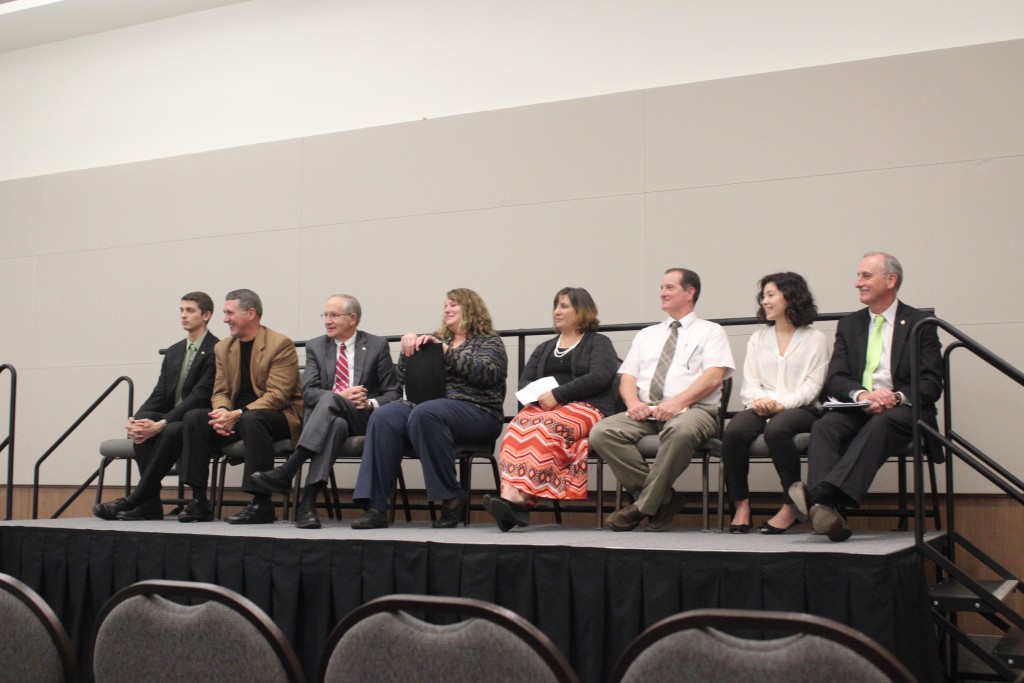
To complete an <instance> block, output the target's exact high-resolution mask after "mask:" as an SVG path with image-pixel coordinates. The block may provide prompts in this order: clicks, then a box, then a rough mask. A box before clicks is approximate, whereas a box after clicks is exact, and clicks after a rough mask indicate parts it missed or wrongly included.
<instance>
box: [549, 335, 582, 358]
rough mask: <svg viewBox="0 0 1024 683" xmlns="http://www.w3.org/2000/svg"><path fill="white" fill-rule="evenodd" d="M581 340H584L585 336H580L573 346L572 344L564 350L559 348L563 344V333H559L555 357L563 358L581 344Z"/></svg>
mask: <svg viewBox="0 0 1024 683" xmlns="http://www.w3.org/2000/svg"><path fill="white" fill-rule="evenodd" d="M581 341H583V337H580V338H579V339H577V340H576V343H575V344H573V345H572V346H570V347H569V348H567V349H565V350H562V349H560V348H558V347H559V346H561V344H562V335H558V344H555V358H562V357H563V356H565V355H566V354H568V353H569V352H570V351H572V350H573V349H575V348H576V347H577V346H579V344H580V342H581Z"/></svg>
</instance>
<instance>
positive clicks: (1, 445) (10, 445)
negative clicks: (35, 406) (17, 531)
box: [0, 363, 18, 520]
mask: <svg viewBox="0 0 1024 683" xmlns="http://www.w3.org/2000/svg"><path fill="white" fill-rule="evenodd" d="M5 370H7V371H10V373H11V398H10V417H9V422H8V431H7V436H5V437H4V440H3V441H0V451H2V450H4V449H5V448H6V449H7V514H6V516H5V517H4V519H8V520H9V519H10V518H11V515H12V513H13V512H14V507H13V505H14V408H15V406H16V405H17V403H18V371H17V370H15V369H14V366H13V365H11V364H9V363H4V364H2V365H0V375H2V374H3V373H4V371H5Z"/></svg>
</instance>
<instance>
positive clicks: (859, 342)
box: [825, 301, 944, 462]
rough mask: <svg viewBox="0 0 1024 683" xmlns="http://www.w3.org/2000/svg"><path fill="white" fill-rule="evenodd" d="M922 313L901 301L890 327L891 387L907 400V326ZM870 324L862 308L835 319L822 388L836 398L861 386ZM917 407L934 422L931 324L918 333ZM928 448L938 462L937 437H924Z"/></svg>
mask: <svg viewBox="0 0 1024 683" xmlns="http://www.w3.org/2000/svg"><path fill="white" fill-rule="evenodd" d="M927 317H929V316H927V315H926V314H925V313H922V312H921V311H919V310H917V309H916V308H914V307H912V306H907V305H906V304H904V303H903V302H902V301H901V302H900V303H899V305H897V307H896V319H895V320H894V328H893V331H892V349H891V351H890V356H889V369H890V371H891V373H892V383H893V391H899V392H901V393H902V394H903V395H904V396H906V397H907V400H908V401H909V400H911V396H912V395H913V391H912V387H911V384H910V343H909V342H910V330H911V329H913V327H914V325H915V324H916V323H917V321H919V320H923V319H924V318H927ZM870 328H871V312H870V311H869V310H868V309H866V308H865V309H862V310H860V311H857V312H856V313H851V314H850V315H848V316H846V317H845V318H841V319H840V320H839V324H838V326H837V327H836V343H835V347H834V348H833V350H832V360H831V361H829V364H828V377H827V379H826V380H825V390H826V392H827V393H828V394H829V395H830V396H833V397H834V398H837V399H839V400H840V401H850V400H851V399H850V392H852V391H855V390H857V389H863V388H864V386H863V384H862V383H861V379H862V377H863V375H864V365H865V364H866V363H867V355H868V335H869V334H870ZM921 359H922V366H921V378H920V379H921V410H922V412H923V413H924V414H925V415H926V416H927V417H929V418H930V419H929V421H930V422H931V423H932V425H933V426H934V425H935V424H936V422H935V403H936V401H938V400H939V397H940V396H942V377H943V370H942V344H940V343H939V335H938V332H937V331H936V328H935V327H928V328H926V329H924V330H923V331H922V336H921ZM927 441H928V452H929V454H930V455H931V457H932V459H933V460H934V461H935V462H942V461H943V459H944V454H943V451H942V448H941V445H940V444H939V442H938V441H936V440H933V439H928V440H927Z"/></svg>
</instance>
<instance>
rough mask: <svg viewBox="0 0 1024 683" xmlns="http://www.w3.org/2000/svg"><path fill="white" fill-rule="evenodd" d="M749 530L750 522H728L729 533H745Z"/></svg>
mask: <svg viewBox="0 0 1024 683" xmlns="http://www.w3.org/2000/svg"><path fill="white" fill-rule="evenodd" d="M749 532H750V524H730V525H729V533H730V534H746V533H749Z"/></svg>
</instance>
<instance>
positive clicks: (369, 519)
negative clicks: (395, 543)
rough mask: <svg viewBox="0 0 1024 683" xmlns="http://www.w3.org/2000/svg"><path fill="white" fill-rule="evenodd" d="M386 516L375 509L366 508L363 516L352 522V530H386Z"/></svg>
mask: <svg viewBox="0 0 1024 683" xmlns="http://www.w3.org/2000/svg"><path fill="white" fill-rule="evenodd" d="M387 526H388V516H387V515H386V514H384V513H383V512H381V511H380V510H378V509H377V508H366V512H364V513H363V516H362V517H360V518H359V519H357V520H356V521H354V522H352V528H353V529H386V528H387Z"/></svg>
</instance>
